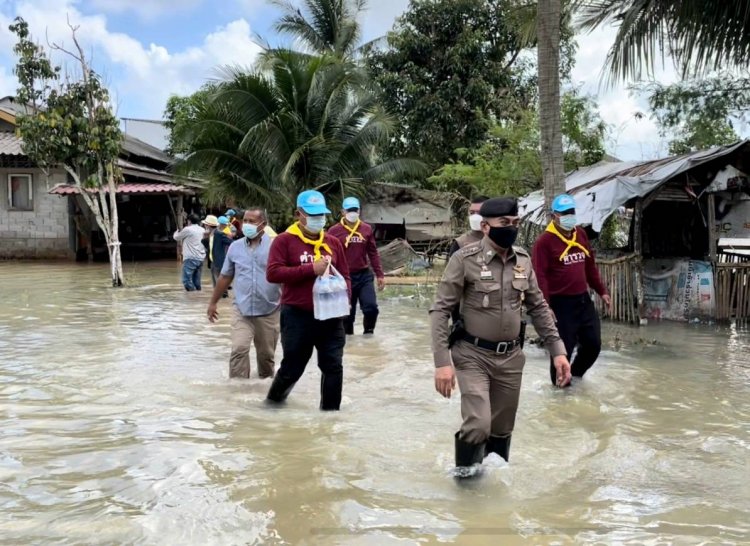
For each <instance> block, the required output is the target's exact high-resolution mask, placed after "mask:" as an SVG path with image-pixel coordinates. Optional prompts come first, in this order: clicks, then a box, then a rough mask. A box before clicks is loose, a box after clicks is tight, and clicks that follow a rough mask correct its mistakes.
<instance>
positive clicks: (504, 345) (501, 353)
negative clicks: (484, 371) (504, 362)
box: [495, 341, 508, 355]
mask: <svg viewBox="0 0 750 546" xmlns="http://www.w3.org/2000/svg"><path fill="white" fill-rule="evenodd" d="M500 345H502V346H503V351H502V352H500ZM507 352H508V342H507V341H501V342H500V343H498V344H497V347H495V354H498V355H504V354H506V353H507Z"/></svg>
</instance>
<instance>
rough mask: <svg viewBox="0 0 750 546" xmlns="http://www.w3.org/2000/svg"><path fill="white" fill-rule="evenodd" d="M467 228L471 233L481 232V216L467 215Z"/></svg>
mask: <svg viewBox="0 0 750 546" xmlns="http://www.w3.org/2000/svg"><path fill="white" fill-rule="evenodd" d="M469 227H470V228H471V230H472V231H481V229H482V215H481V214H469Z"/></svg>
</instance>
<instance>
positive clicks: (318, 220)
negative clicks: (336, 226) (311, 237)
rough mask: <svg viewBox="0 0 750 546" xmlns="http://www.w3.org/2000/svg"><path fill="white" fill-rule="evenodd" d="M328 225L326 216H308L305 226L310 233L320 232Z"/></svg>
mask: <svg viewBox="0 0 750 546" xmlns="http://www.w3.org/2000/svg"><path fill="white" fill-rule="evenodd" d="M324 227H326V216H325V214H324V215H322V216H307V217H306V224H305V228H306V229H307V231H309V232H310V233H320V232H321V231H323V228H324Z"/></svg>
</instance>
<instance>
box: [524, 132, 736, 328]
mask: <svg viewBox="0 0 750 546" xmlns="http://www.w3.org/2000/svg"><path fill="white" fill-rule="evenodd" d="M748 173H750V140H745V141H741V142H737V143H735V144H732V145H729V146H723V147H716V148H712V149H709V150H702V151H698V152H692V153H689V154H684V155H679V156H674V157H667V158H662V159H657V160H653V161H623V162H606V163H604V162H603V163H599V164H596V165H592V166H590V167H586V168H583V169H580V170H577V171H575V172H572V173H570V174H569V175H568V176H567V178H566V189H567V192H568V193H570V194H572V195H573V196H574V197H575V199H576V215H577V217H578V220H579V222H580V223H581V224H582V225H584V226H585V227H587V229H588V230H590V231H591V232H592V234H593V235H597V234H598V233H600V232H602V230H603V228H604V226H605V223H606V222H607V221H608V220H609V221H612V220H611V219H613V218H617V219H618V221H619V222H624V228H625V230H624V233H625V244H623V245H622V246H621V247H620V248H616V249H603V251H602V252H601V253H600V255H599V258H598V262H599V265H600V270H601V273H602V275H603V278H604V280H605V282H606V283H607V285H608V287H609V289H610V291H611V292H612V297H613V311H612V317H613V318H615V319H616V320H622V321H627V322H633V323H641V322H644V321H647V320H648V319H668V320H677V321H688V320H729V319H745V318H748V317H750V251H749V250H750V177H749V176H748ZM519 209H520V213H521V215H522V216H523V217H524V219H525V220H527V222H526V227H525V230H526V231H530V232H533V231H535V230H536V231H538V230H539V229H540V228H541V226H543V225H544V224H545V223H546V218H547V214H546V211H545V210H544V197H543V195H542V193H541V192H534V193H531V194H529V195H527V196H526V197H524V198H522V199H521V201H520V203H519ZM623 212H625V214H623ZM525 235H526V238H527V240H530V239H531V238H532V237H531V236H529V233H526V234H525Z"/></svg>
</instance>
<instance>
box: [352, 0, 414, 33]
mask: <svg viewBox="0 0 750 546" xmlns="http://www.w3.org/2000/svg"><path fill="white" fill-rule="evenodd" d="M408 6H409V0H370V2H369V6H368V9H367V10H366V11H365V12H364V14H363V18H362V27H363V33H364V37H365V40H372V39H374V38H379V37H380V36H384V35H385V34H386V33H387V32H388V31H389V30H391V28H392V27H393V24H394V23H395V22H396V18H397V17H398V16H400V15H401V14H402V13H403V12H404V11H406V8H407V7H408Z"/></svg>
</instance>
